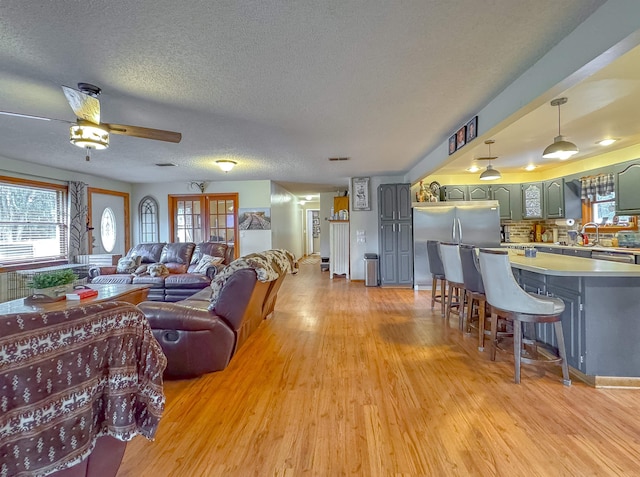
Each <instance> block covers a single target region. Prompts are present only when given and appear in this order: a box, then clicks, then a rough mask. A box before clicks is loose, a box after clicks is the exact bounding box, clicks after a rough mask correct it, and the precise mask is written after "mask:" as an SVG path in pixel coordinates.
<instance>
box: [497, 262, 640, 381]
mask: <svg viewBox="0 0 640 477" xmlns="http://www.w3.org/2000/svg"><path fill="white" fill-rule="evenodd" d="M509 258H510V261H511V266H512V270H513V273H514V276H515V278H516V280H518V283H519V284H520V286H521V287H522V288H524V289H525V290H526V291H529V292H534V293H542V294H545V295H549V296H555V297H558V298H561V299H562V300H563V301H564V302H565V305H566V307H565V311H564V313H563V315H562V328H563V332H564V336H565V342H566V346H567V361H568V362H569V365H570V366H571V368H573V371H574V374H576V375H577V376H578V377H579V378H581V379H582V380H584V381H586V382H588V383H589V384H591V385H594V386H598V387H601V386H602V387H604V386H630V387H640V266H638V265H631V264H625V263H616V262H605V261H601V260H592V259H588V258H580V257H572V256H565V255H557V254H550V253H542V252H538V253H537V256H536V257H525V256H523V255H520V251H516V250H510V251H509ZM536 332H537V339H538V340H539V341H542V342H543V343H546V344H548V345H550V346H552V347H555V346H556V345H557V343H556V338H555V333H554V331H553V327H551V326H549V325H544V324H542V325H537V328H536Z"/></svg>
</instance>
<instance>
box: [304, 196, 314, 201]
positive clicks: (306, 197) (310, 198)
mask: <svg viewBox="0 0 640 477" xmlns="http://www.w3.org/2000/svg"><path fill="white" fill-rule="evenodd" d="M305 199H307V200H312V199H313V196H312V195H307V196H305Z"/></svg>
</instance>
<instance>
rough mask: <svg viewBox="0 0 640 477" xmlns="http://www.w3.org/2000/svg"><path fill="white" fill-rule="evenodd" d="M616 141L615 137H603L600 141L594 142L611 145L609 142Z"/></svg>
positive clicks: (600, 144)
mask: <svg viewBox="0 0 640 477" xmlns="http://www.w3.org/2000/svg"><path fill="white" fill-rule="evenodd" d="M616 141H617V139H613V138H607V139H603V140H602V141H598V142H596V144H598V145H599V146H611V144H613V143H614V142H616Z"/></svg>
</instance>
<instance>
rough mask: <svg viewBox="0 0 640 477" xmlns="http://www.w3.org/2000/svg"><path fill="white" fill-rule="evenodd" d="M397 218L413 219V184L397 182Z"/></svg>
mask: <svg viewBox="0 0 640 477" xmlns="http://www.w3.org/2000/svg"><path fill="white" fill-rule="evenodd" d="M396 209H397V211H398V214H397V216H396V219H397V220H411V184H396Z"/></svg>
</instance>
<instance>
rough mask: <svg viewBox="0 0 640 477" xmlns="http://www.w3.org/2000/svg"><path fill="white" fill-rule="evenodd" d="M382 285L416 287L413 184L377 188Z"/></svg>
mask: <svg viewBox="0 0 640 477" xmlns="http://www.w3.org/2000/svg"><path fill="white" fill-rule="evenodd" d="M378 207H379V209H380V220H379V227H380V230H379V249H380V250H379V252H380V285H381V286H402V287H404V286H406V287H411V286H413V223H412V214H411V190H410V184H381V185H380V186H379V187H378Z"/></svg>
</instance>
